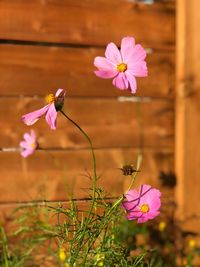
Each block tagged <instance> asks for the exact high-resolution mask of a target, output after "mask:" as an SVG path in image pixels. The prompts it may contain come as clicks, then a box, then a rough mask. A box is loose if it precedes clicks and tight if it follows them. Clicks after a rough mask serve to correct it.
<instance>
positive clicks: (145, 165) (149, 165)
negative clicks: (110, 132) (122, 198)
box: [0, 148, 173, 202]
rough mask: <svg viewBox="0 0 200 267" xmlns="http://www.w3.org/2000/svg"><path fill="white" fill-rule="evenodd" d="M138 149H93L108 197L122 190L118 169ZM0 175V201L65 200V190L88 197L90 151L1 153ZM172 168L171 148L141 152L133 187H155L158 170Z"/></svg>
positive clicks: (123, 177)
mask: <svg viewBox="0 0 200 267" xmlns="http://www.w3.org/2000/svg"><path fill="white" fill-rule="evenodd" d="M137 153H138V152H137V149H132V148H129V149H108V150H96V157H97V170H98V175H101V178H100V179H99V181H98V184H99V186H103V187H104V188H105V190H106V192H107V193H108V195H109V196H116V195H119V194H122V193H123V190H124V180H125V179H126V177H125V176H123V175H122V174H121V171H120V170H119V169H118V168H120V167H122V165H123V164H125V163H133V164H134V162H135V161H136V157H137ZM0 162H1V177H2V181H1V184H0V191H1V194H0V202H9V201H32V200H37V199H39V200H44V199H47V200H64V199H67V198H68V194H67V192H70V193H71V192H72V191H73V193H74V197H76V198H82V197H85V196H88V194H87V192H86V191H87V189H88V188H89V187H91V180H90V179H89V178H88V177H86V175H87V173H88V172H89V173H90V174H91V173H92V169H91V168H92V162H91V154H90V151H88V150H82V151H57V152H56V151H49V152H46V151H36V153H35V154H34V155H32V156H31V157H29V158H27V159H23V158H22V157H21V156H20V155H19V153H0ZM172 169H173V151H172V150H170V149H165V150H164V149H163V150H162V151H159V150H157V149H149V150H145V151H144V160H143V162H142V166H141V172H140V173H139V174H138V179H137V182H136V184H135V186H138V185H139V184H142V183H144V182H145V183H149V184H151V185H152V186H158V185H159V182H158V176H159V172H160V171H169V170H172Z"/></svg>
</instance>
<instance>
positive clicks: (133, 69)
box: [128, 61, 148, 77]
mask: <svg viewBox="0 0 200 267" xmlns="http://www.w3.org/2000/svg"><path fill="white" fill-rule="evenodd" d="M128 72H129V73H131V74H132V75H134V76H136V77H146V76H148V70H147V64H146V62H145V61H139V62H136V63H135V64H132V65H128Z"/></svg>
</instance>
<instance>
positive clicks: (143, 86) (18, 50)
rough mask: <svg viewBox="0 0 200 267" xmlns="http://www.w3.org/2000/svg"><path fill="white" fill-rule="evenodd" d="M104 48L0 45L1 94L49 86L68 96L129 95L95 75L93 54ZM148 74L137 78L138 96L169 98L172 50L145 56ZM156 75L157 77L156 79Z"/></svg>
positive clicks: (45, 89) (36, 91)
mask: <svg viewBox="0 0 200 267" xmlns="http://www.w3.org/2000/svg"><path fill="white" fill-rule="evenodd" d="M104 52H105V50H104V49H95V48H87V49H86V48H63V47H46V46H26V45H0V58H1V60H0V73H1V79H0V95H7V96H8V95H9V96H11V95H18V94H25V95H36V94H39V95H42V94H47V93H48V91H49V90H50V89H52V88H55V89H56V88H58V87H60V88H66V89H67V90H68V94H69V95H70V96H119V95H131V93H129V92H128V91H127V90H125V91H123V90H118V89H116V88H115V87H114V86H113V85H112V82H111V80H110V79H109V80H104V79H100V78H98V77H96V76H95V74H94V70H95V69H96V68H95V67H94V65H93V61H94V58H95V57H96V56H104ZM147 65H148V71H149V75H148V77H145V78H138V79H137V83H138V90H137V96H149V97H172V96H173V92H174V68H175V66H174V65H175V64H174V53H170V52H158V51H155V52H154V51H153V53H151V54H148V55H147ZM158 76H159V79H158Z"/></svg>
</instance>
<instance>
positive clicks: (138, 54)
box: [129, 44, 147, 63]
mask: <svg viewBox="0 0 200 267" xmlns="http://www.w3.org/2000/svg"><path fill="white" fill-rule="evenodd" d="M146 55H147V53H146V51H145V50H144V48H143V47H142V46H141V45H140V44H137V45H135V47H134V53H133V57H132V58H131V59H130V61H129V63H131V60H132V62H136V61H142V60H144V59H145V58H146Z"/></svg>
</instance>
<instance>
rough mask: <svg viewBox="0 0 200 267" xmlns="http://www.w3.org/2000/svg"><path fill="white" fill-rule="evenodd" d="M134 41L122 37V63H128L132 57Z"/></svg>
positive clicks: (130, 38) (131, 38)
mask: <svg viewBox="0 0 200 267" xmlns="http://www.w3.org/2000/svg"><path fill="white" fill-rule="evenodd" d="M134 47H135V39H134V38H133V37H124V38H123V39H122V41H121V54H122V61H123V62H124V63H128V62H129V61H130V60H131V58H132V57H133V56H134V51H135V50H134Z"/></svg>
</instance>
